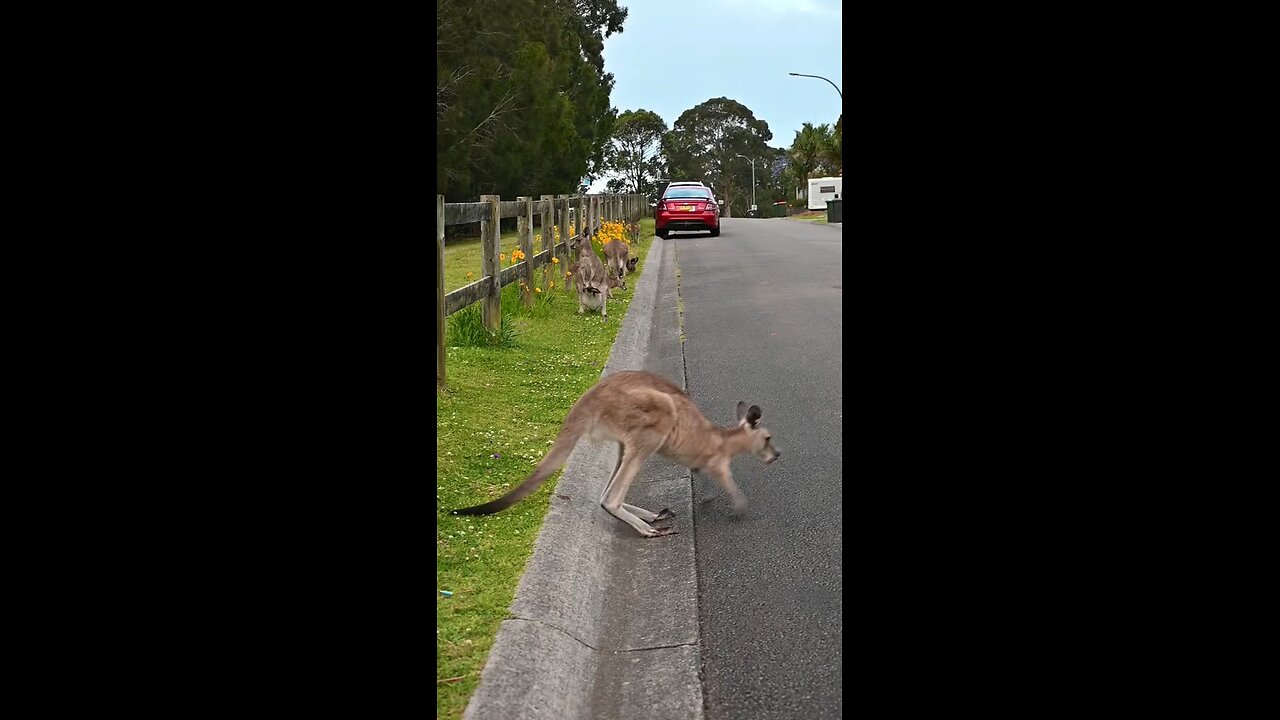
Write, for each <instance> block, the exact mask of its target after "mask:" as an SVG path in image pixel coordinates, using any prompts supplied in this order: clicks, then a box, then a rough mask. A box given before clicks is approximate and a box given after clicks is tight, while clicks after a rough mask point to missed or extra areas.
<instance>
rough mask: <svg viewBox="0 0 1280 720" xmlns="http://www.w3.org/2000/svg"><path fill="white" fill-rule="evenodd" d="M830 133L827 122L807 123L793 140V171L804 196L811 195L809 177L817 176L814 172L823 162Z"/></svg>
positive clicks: (791, 156)
mask: <svg viewBox="0 0 1280 720" xmlns="http://www.w3.org/2000/svg"><path fill="white" fill-rule="evenodd" d="M830 134H831V130H830V128H829V127H828V126H827V125H826V124H822V125H818V126H816V127H815V126H814V125H813V124H812V123H805V124H804V125H803V126H802V127H801V128H800V129H799V130H797V131H796V137H795V139H794V140H793V141H792V142H791V152H790V158H791V171H792V173H793V177H794V179H795V181H796V182H797V183H798V185H799V186H800V188H801V193H802V197H806V198H807V197H809V178H810V177H817V176H816V175H815V174H814V172H815V171H816V170H818V169H819V167H820V166H821V163H822V162H823V158H824V155H825V153H826V150H825V148H826V146H827V138H828V136H829V135H830Z"/></svg>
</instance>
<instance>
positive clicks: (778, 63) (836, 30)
mask: <svg viewBox="0 0 1280 720" xmlns="http://www.w3.org/2000/svg"><path fill="white" fill-rule="evenodd" d="M618 4H619V5H622V6H623V7H626V8H627V10H628V11H629V12H628V14H627V20H626V22H625V23H624V24H623V30H622V32H621V33H619V34H616V35H613V36H612V37H609V38H608V39H606V40H605V41H604V69H605V71H606V72H611V73H613V77H614V83H615V84H614V88H613V93H612V95H611V96H610V99H611V101H612V103H613V106H614V107H615V108H617V109H618V112H619V113H622V112H625V111H627V110H637V109H640V108H644V109H646V110H652V111H653V112H656V113H657V114H658V115H660V116H662V119H663V120H665V121H666V122H667V127H671V125H672V124H674V123H675V121H676V118H678V117H680V113H683V112H684V111H685V110H688V109H689V108H692V107H693V106H694V105H697V104H699V103H703V102H706V101H707V100H710V99H711V98H717V97H727V98H729V99H731V100H737V101H738V102H740V103H742V104H743V105H745V106H747V108H749V109H750V110H751V111H752V112H753V113H755V116H756V117H757V118H759V119H761V120H764V121H765V122H767V123H769V130H770V131H771V132H772V133H773V139H772V140H770V141H769V143H768V144H769V145H771V146H773V147H779V148H785V147H790V146H791V141H792V139H794V138H795V133H796V131H797V130H799V129H800V126H801V125H802V124H803V123H806V122H810V123H813V124H814V125H818V124H821V123H828V124H831V125H834V124H835V121H836V118H838V117H839V116H840V112H841V107H840V96H839V95H837V94H836V91H835V88H832V87H831V86H830V85H828V84H827V83H826V82H825V81H823V80H818V79H816V78H804V77H791V76H790V75H788V74H787V73H788V72H798V73H806V74H808V75H822V76H824V77H827V78H830V79H831V81H832V82H834V83H835V84H836V85H837V86H838V87H839V88H840V91H841V92H843V91H844V80H843V78H842V76H841V73H840V66H841V63H840V49H841V45H840V43H841V38H840V21H841V14H840V2H839V0H619V3H618ZM606 180H607V178H600V179H597V180H596V181H595V182H593V183H592V186H591V192H603V191H604V183H605V181H606Z"/></svg>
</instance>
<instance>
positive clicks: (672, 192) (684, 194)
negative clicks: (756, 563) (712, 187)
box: [663, 185, 711, 200]
mask: <svg viewBox="0 0 1280 720" xmlns="http://www.w3.org/2000/svg"><path fill="white" fill-rule="evenodd" d="M663 197H669V198H702V199H704V200H705V199H707V198H709V197H711V193H709V192H707V189H706V188H703V187H697V186H693V185H690V186H686V187H673V188H667V194H666V195H664V196H663Z"/></svg>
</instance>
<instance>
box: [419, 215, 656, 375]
mask: <svg viewBox="0 0 1280 720" xmlns="http://www.w3.org/2000/svg"><path fill="white" fill-rule="evenodd" d="M648 211H649V205H648V202H647V200H646V199H645V197H644V196H643V195H631V194H628V195H615V194H599V195H555V196H552V195H543V196H541V198H540V199H538V200H534V199H533V197H521V198H519V199H517V200H508V201H503V200H502V199H501V198H500V197H498V196H497V195H481V196H480V202H463V203H447V202H445V201H444V196H443V195H437V196H436V387H437V388H440V389H443V388H444V375H445V373H444V364H445V351H444V336H445V318H446V317H448V316H450V315H452V314H453V313H455V312H458V311H459V310H461V309H463V308H465V307H467V306H469V305H472V304H473V303H477V302H482V303H483V305H482V306H481V307H482V309H483V316H484V324H485V327H487V328H489V329H490V330H494V331H496V330H498V329H499V328H500V327H501V326H502V302H501V298H502V288H504V287H506V286H507V285H510V284H512V283H514V282H518V281H520V280H523V281H524V284H525V288H526V289H524V290H522V299H523V301H524V302H525V303H526V304H529V303H532V302H533V298H532V297H531V295H530V293H531V292H532V288H533V282H534V280H533V278H534V274H533V273H534V271H535V270H536V269H537V268H538V267H540V266H542V265H546V264H547V263H549V262H551V258H552V257H558V258H561V262H563V263H564V267H567V266H568V265H569V261H570V260H571V258H570V257H569V254H570V253H569V239H570V238H569V223H570V220H571V218H570V216H571V215H572V216H573V217H572V221H573V225H574V227H575V228H581V227H583V226H584V224H585V226H586V227H588V228H590V229H591V234H592V235H595V234H596V233H597V232H599V231H600V226H601V225H602V224H604V223H605V222H610V221H621V222H639V221H640V218H641V217H644V216H645V215H647V214H648ZM535 216H537V217H538V218H539V227H541V228H542V247H541V249H540V250H537V251H535V248H533V226H534V217H535ZM509 217H514V218H517V221H516V236H517V238H518V241H519V244H520V250H521V252H523V253H524V254H525V259H524V260H522V261H521V262H519V263H516V264H513V265H511V266H509V267H505V268H504V267H501V266H500V264H499V261H498V256H499V255H500V254H501V252H502V250H501V247H502V237H501V228H500V225H501V224H502V223H501V220H502V218H509ZM475 222H478V223H480V242H481V243H482V245H481V248H482V249H481V261H480V279H479V280H476V281H475V282H473V283H469V284H467V285H463V286H462V287H460V288H458V289H456V290H453V291H451V292H449V293H445V291H444V234H445V233H444V229H445V227H446V226H448V225H463V224H467V223H475ZM555 227H559V229H560V239H561V242H556V241H555V232H554V230H553V228H555ZM495 278H496V279H497V281H496V282H495ZM542 290H543V292H546V291H547V287H546V280H545V278H544V280H543V288H542Z"/></svg>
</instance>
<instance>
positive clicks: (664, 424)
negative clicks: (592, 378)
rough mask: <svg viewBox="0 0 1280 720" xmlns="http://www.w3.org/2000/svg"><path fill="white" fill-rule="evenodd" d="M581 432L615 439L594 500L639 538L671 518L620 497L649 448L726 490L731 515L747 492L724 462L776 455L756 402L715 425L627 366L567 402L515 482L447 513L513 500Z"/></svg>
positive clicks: (670, 387)
mask: <svg viewBox="0 0 1280 720" xmlns="http://www.w3.org/2000/svg"><path fill="white" fill-rule="evenodd" d="M583 436H586V437H589V438H591V439H593V440H604V441H613V442H616V443H618V464H617V465H615V466H614V468H613V476H612V477H611V478H609V482H608V483H607V484H606V485H605V488H604V492H603V493H602V494H601V495H600V505H601V506H602V507H604V509H605V510H607V511H608V512H609V514H610V515H613V516H614V517H616V518H618V519H619V520H621V521H623V522H625V523H627V524H628V525H630V526H631V527H633V528H635V529H636V532H639V533H640V534H641V535H643V536H644V537H658V536H660V535H671V534H674V533H675V531H674V530H672V529H671V528H670V527H654V526H652V525H650V523H655V522H658V521H659V520H666V519H668V518H670V517H673V516H674V513H672V512H671V510H670V509H669V508H663V509H662V510H659V511H658V512H656V513H655V512H652V511H649V510H645V509H644V508H642V507H636V506H635V505H628V504H627V503H626V502H624V501H625V500H626V499H627V489H628V488H630V487H631V482H632V481H633V480H635V479H636V474H637V473H639V472H640V467H641V466H642V465H644V461H645V458H647V457H649V456H650V455H652V454H653V453H658V454H659V455H661V456H663V457H666V458H669V459H671V460H674V461H675V462H677V463H679V464H681V465H684V466H685V467H688V468H691V469H692V470H693V471H694V472H698V471H699V470H703V471H705V472H706V473H707V474H708V475H710V476H711V477H713V478H715V480H716V482H718V483H719V484H720V486H721V487H722V488H724V490H725V492H727V493H729V497H730V498H731V499H732V501H733V508H734V511H735V512H738V513H741V512H743V511H745V510H746V508H747V498H746V496H744V495H743V494H742V491H741V490H739V489H738V486H737V485H735V484H734V482H733V474H732V473H731V472H730V471H729V462H730V461H731V460H733V458H734V456H735V455H739V454H741V453H751V454H753V455H755V456H756V457H758V458H760V459H761V460H763V461H764V462H765V464H769V463H772V462H773V461H774V460H777V459H778V457H779V456H780V455H781V453H779V452H778V451H777V449H775V448H774V447H773V442H772V436H771V435H770V434H769V431H768V430H766V429H765V428H764V426H763V425H761V424H760V408H759V407H758V406H756V405H752V406H751V407H749V408H748V407H747V404H746V403H744V402H740V403H738V422H737V424H735V425H732V426H730V427H720V426H718V425H716V424H715V423H712V422H711V421H710V420H708V419H707V418H706V416H704V415H703V414H702V411H700V410H699V409H698V406H697V405H694V404H693V401H692V400H690V399H689V396H688V395H685V394H684V392H683V391H682V390H681V389H680V388H679V387H676V385H675V384H674V383H672V382H671V381H669V380H667V379H665V378H663V377H660V376H658V375H654V374H653V373H648V372H641V371H634V370H628V371H623V372H617V373H614V374H613V375H610V376H609V377H607V378H605V379H603V380H601V381H600V382H599V383H597V384H596V385H595V387H593V388H591V389H590V390H588V391H587V392H586V393H584V394H583V396H582V397H581V398H579V399H578V401H577V402H576V403H574V404H573V407H572V408H570V409H569V415H568V417H566V418H565V420H564V427H562V428H561V429H560V434H559V435H557V436H556V440H555V443H554V444H552V446H551V450H550V451H549V452H548V453H547V456H546V457H544V458H543V459H542V462H540V463H538V467H537V468H536V469H534V471H533V474H532V475H530V476H529V478H528V479H527V480H525V481H524V482H523V483H521V484H520V486H519V487H517V488H516V489H515V490H512V491H511V492H509V493H507V494H506V495H503V496H502V497H500V498H498V499H497V500H493V501H490V502H487V503H485V504H483V505H476V506H475V507H469V508H464V509H462V510H454V511H453V512H454V514H455V515H488V514H491V513H496V512H498V511H499V510H505V509H506V508H509V507H511V506H512V505H515V504H516V503H518V502H520V501H521V500H523V499H524V498H526V497H528V496H529V495H530V494H532V493H533V492H534V491H535V490H537V489H538V488H539V487H540V486H541V485H542V483H543V482H544V481H545V480H546V479H547V478H548V477H549V476H550V475H551V473H553V472H555V471H556V470H557V469H559V467H560V466H561V465H564V463H565V461H566V460H568V459H569V453H570V452H571V451H572V450H573V447H574V445H576V444H577V442H578V438H581V437H583Z"/></svg>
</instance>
